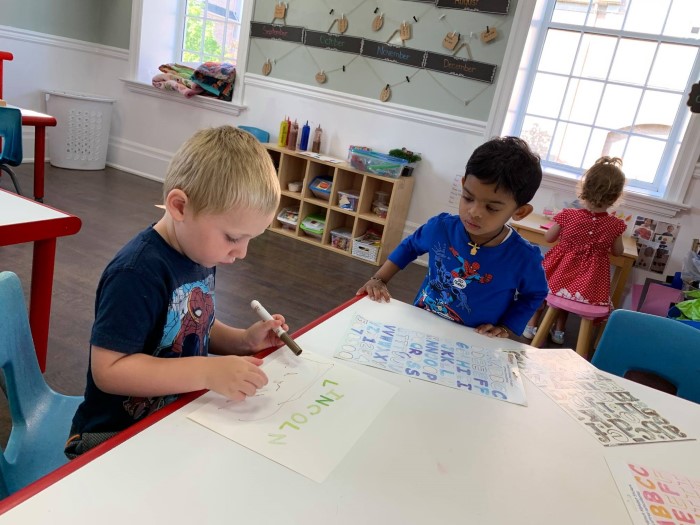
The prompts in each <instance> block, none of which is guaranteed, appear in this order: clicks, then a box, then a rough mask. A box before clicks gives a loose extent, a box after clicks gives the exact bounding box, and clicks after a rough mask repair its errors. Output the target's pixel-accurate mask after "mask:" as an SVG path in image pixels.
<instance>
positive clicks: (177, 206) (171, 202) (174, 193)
mask: <svg viewBox="0 0 700 525" xmlns="http://www.w3.org/2000/svg"><path fill="white" fill-rule="evenodd" d="M186 205H187V194H186V193H185V192H184V191H182V190H180V189H174V190H170V192H169V193H168V195H167V196H166V197H165V209H166V210H167V211H168V213H169V214H170V216H171V217H172V218H173V219H174V220H176V221H181V220H182V219H183V218H184V215H185V206H186Z"/></svg>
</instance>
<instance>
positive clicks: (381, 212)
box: [372, 201, 389, 219]
mask: <svg viewBox="0 0 700 525" xmlns="http://www.w3.org/2000/svg"><path fill="white" fill-rule="evenodd" d="M388 212H389V206H387V205H386V204H383V203H381V202H378V201H374V202H373V203H372V213H374V214H375V215H376V216H378V217H380V218H382V219H386V214H387V213H388Z"/></svg>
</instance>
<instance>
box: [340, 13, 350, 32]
mask: <svg viewBox="0 0 700 525" xmlns="http://www.w3.org/2000/svg"><path fill="white" fill-rule="evenodd" d="M347 30H348V19H347V18H346V17H345V15H343V16H341V17H340V18H339V19H338V32H340V33H345V31H347Z"/></svg>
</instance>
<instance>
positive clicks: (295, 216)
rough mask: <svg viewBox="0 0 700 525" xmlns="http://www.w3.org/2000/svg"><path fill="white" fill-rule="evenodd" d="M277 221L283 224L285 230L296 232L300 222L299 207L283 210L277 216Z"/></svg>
mask: <svg viewBox="0 0 700 525" xmlns="http://www.w3.org/2000/svg"><path fill="white" fill-rule="evenodd" d="M277 220H278V221H280V223H282V228H284V229H285V230H292V231H294V230H296V229H297V223H298V222H299V207H298V206H289V207H287V208H282V210H280V212H279V213H278V214H277Z"/></svg>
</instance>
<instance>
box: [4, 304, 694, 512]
mask: <svg viewBox="0 0 700 525" xmlns="http://www.w3.org/2000/svg"><path fill="white" fill-rule="evenodd" d="M358 311H359V312H361V313H362V314H363V315H365V316H367V317H369V318H372V319H376V320H378V321H383V322H386V323H390V322H394V323H397V324H400V325H402V326H408V327H411V328H414V329H416V330H421V331H431V332H433V333H439V334H440V335H441V336H443V337H449V338H459V339H461V340H462V341H465V342H470V343H472V344H477V345H480V346H492V347H493V346H503V345H504V344H505V345H508V347H511V348H516V347H521V346H522V345H520V344H519V343H514V342H511V341H507V340H502V339H501V340H494V339H488V338H486V337H483V336H479V335H477V334H475V333H474V332H473V331H472V330H471V329H469V328H465V327H462V326H459V325H457V324H454V323H451V322H449V321H446V320H443V319H440V318H438V317H436V316H434V315H432V314H429V313H428V312H425V311H423V310H420V309H418V308H415V307H413V306H410V305H407V304H405V303H401V302H399V301H392V302H391V303H390V304H388V305H387V304H378V303H372V302H371V301H369V300H368V299H366V298H364V299H362V300H360V301H359V302H357V303H355V304H352V305H350V306H349V307H347V308H346V309H344V310H341V311H339V312H336V313H335V315H333V316H332V317H330V318H329V319H328V320H326V321H324V322H322V323H321V324H320V325H318V326H316V327H314V328H312V329H311V330H310V331H308V332H306V333H305V334H303V335H301V336H300V337H298V342H299V343H300V345H301V346H302V347H303V348H304V349H305V351H312V352H315V353H319V354H324V355H327V356H330V355H332V353H333V351H334V349H335V346H336V343H337V341H339V338H340V337H341V335H342V332H343V331H344V329H345V327H346V325H347V322H348V320H349V318H350V316H351V315H352V314H353V313H354V312H358ZM348 365H349V366H353V367H356V368H357V370H360V371H362V372H364V373H366V374H370V375H373V376H376V377H377V378H381V379H382V380H384V381H387V382H390V383H393V384H395V385H397V386H398V387H399V391H398V393H397V394H396V395H395V396H394V398H393V399H392V400H391V401H390V402H389V404H388V405H387V406H386V407H385V408H384V410H383V411H382V413H381V414H380V415H379V417H378V418H377V419H376V420H375V421H374V422H373V423H372V424H371V425H370V427H369V428H368V429H367V431H366V432H365V434H364V435H363V436H362V437H361V438H360V439H359V441H358V442H357V443H356V444H355V446H354V447H353V448H352V449H351V450H350V452H349V453H348V454H347V456H346V457H345V458H344V459H343V460H342V462H341V463H340V464H339V465H338V466H337V467H336V468H335V470H333V472H332V473H331V474H330V476H329V477H328V479H327V480H326V481H325V482H324V483H322V484H318V483H316V482H314V481H311V480H309V479H307V478H305V477H303V476H302V475H300V474H297V473H296V472H293V471H291V470H288V469H287V468H285V467H283V466H280V465H278V464H276V463H274V462H272V461H270V460H268V459H266V458H264V457H262V456H260V455H258V454H256V453H254V452H252V451H250V450H248V449H246V448H244V447H242V446H240V445H238V444H236V443H234V442H232V441H230V440H228V439H226V438H224V437H222V436H220V435H218V434H215V433H214V432H212V431H211V430H208V429H207V428H204V427H202V426H200V425H198V424H196V423H194V422H192V421H191V420H189V419H188V418H187V414H188V413H189V412H191V411H192V410H195V409H197V408H198V407H200V406H202V405H203V404H204V403H206V402H207V400H208V397H209V395H205V396H203V397H201V398H199V399H196V400H194V401H193V402H191V403H189V404H187V405H185V406H183V407H182V408H180V409H178V410H177V411H174V412H173V413H171V414H170V415H168V416H166V417H164V418H163V419H161V420H160V421H158V422H157V423H155V424H153V425H152V426H149V427H148V428H145V429H144V430H143V431H142V432H140V433H138V434H137V435H135V436H133V437H131V438H130V439H127V440H126V441H124V442H123V443H121V444H119V445H118V446H116V447H115V448H113V449H111V450H109V451H108V452H106V453H104V454H103V455H101V456H99V457H96V458H94V459H92V460H91V461H89V460H90V459H91V458H82V459H81V460H77V461H80V462H81V463H75V462H74V463H72V464H70V465H68V466H67V468H66V469H64V471H60V470H59V471H57V472H56V473H54V474H53V475H51V477H52V479H51V480H50V481H54V480H55V483H54V484H52V485H50V486H48V487H46V488H44V490H42V491H41V492H39V493H36V494H33V492H35V491H36V489H35V488H34V489H33V488H31V487H30V488H29V489H28V490H25V492H24V493H18V495H19V496H18V498H19V499H23V498H29V499H26V500H25V501H23V502H22V503H20V504H19V505H17V506H16V507H14V508H12V509H11V510H9V511H7V512H6V513H5V514H4V515H2V516H0V524H4V523H85V522H88V521H95V520H97V521H98V522H99V523H102V524H112V523H113V524H120V525H121V524H124V523H168V524H171V525H172V524H187V525H191V524H192V523H207V524H210V523H227V524H228V523H247V524H257V523H261V524H272V523H274V524H323V525H328V524H353V525H357V524H362V525H368V524H382V525H394V524H418V523H421V524H423V523H425V524H443V523H444V524H453V523H454V524H457V523H459V524H466V523H490V524H509V525H511V524H515V523H518V524H537V525H547V524H552V525H553V524H557V525H559V524H562V523H566V524H567V525H592V524H604V525H613V524H614V525H626V524H629V523H631V521H630V518H629V516H628V514H627V511H626V509H625V505H624V502H623V500H622V499H621V497H620V496H619V493H618V490H617V488H616V485H615V482H614V480H613V478H612V476H611V475H610V473H609V470H608V467H607V464H606V461H605V457H609V458H619V459H623V460H628V461H634V462H637V463H641V464H647V465H651V466H654V467H656V468H660V469H667V470H672V471H678V472H679V473H683V474H685V475H687V476H690V477H696V478H700V443H699V442H697V441H688V442H678V443H655V444H643V445H631V446H621V447H616V448H606V447H603V446H602V445H600V444H599V443H598V442H597V441H596V439H595V438H594V437H592V436H591V435H590V434H588V433H587V432H586V431H585V430H584V429H583V428H582V427H581V426H580V425H579V424H578V423H577V422H576V421H574V420H573V419H572V418H571V417H570V416H568V415H567V414H566V413H565V412H564V411H563V410H562V409H560V408H559V407H558V406H557V405H556V404H555V403H554V402H553V401H552V400H550V398H548V397H547V396H546V395H545V394H544V393H542V392H541V391H540V390H539V389H538V388H537V387H535V386H534V385H533V384H532V383H530V382H529V381H528V380H527V379H524V382H525V387H526V391H527V397H528V405H529V406H527V407H522V406H518V405H514V404H511V403H506V402H502V401H498V400H495V399H488V398H484V397H481V396H477V395H472V394H469V393H466V392H462V391H457V390H454V389H451V388H447V387H442V386H439V385H434V384H430V383H428V382H425V381H419V380H409V379H408V378H407V377H404V376H399V375H397V374H392V373H389V372H385V371H382V370H378V369H375V368H371V367H366V366H361V365H356V364H354V363H348ZM617 381H620V382H622V383H624V384H625V385H626V386H627V387H628V388H629V390H630V391H631V392H632V393H633V394H635V395H637V396H638V397H639V398H640V399H642V400H643V401H645V402H647V403H648V404H649V405H650V406H652V407H653V408H655V409H656V410H658V411H659V412H661V414H662V415H664V416H665V417H667V418H669V419H670V420H672V421H673V422H674V423H675V424H676V425H678V426H680V427H682V430H684V431H685V432H687V433H689V434H690V435H693V436H700V406H699V405H696V404H694V403H690V402H688V401H684V400H681V399H678V398H675V397H673V396H669V395H667V394H664V393H661V392H658V391H655V390H651V389H648V388H646V387H644V386H641V385H638V384H635V383H631V382H627V381H625V380H623V379H617ZM164 410H167V409H164ZM81 465H82V466H81ZM71 470H73V472H70V471H71ZM66 472H68V474H67V475H65V477H63V476H64V474H65V473H66ZM47 483H48V481H46V480H44V482H43V485H46V484H47ZM41 486H42V482H39V487H41ZM5 507H7V505H6V506H5ZM2 508H3V507H2V505H0V510H1V509H2Z"/></svg>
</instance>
